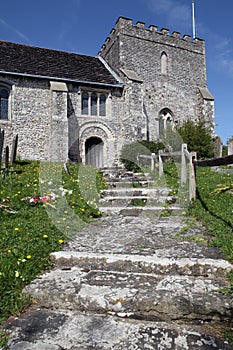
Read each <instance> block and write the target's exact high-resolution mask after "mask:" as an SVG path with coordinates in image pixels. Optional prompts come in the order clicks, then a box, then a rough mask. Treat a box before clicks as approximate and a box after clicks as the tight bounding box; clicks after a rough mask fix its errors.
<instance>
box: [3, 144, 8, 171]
mask: <svg viewBox="0 0 233 350" xmlns="http://www.w3.org/2000/svg"><path fill="white" fill-rule="evenodd" d="M4 168H5V169H8V168H9V147H8V146H6V148H5V161H4Z"/></svg>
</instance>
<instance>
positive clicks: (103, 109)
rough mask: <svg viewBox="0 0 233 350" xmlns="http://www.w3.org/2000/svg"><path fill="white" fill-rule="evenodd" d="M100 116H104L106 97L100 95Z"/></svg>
mask: <svg viewBox="0 0 233 350" xmlns="http://www.w3.org/2000/svg"><path fill="white" fill-rule="evenodd" d="M100 116H106V95H103V94H102V95H100Z"/></svg>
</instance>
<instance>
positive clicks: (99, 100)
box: [81, 91, 107, 117]
mask: <svg viewBox="0 0 233 350" xmlns="http://www.w3.org/2000/svg"><path fill="white" fill-rule="evenodd" d="M106 102H107V94H105V93H99V92H87V91H84V92H82V104H81V105H82V107H81V108H82V115H89V116H101V117H105V116H106Z"/></svg>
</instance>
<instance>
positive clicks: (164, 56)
mask: <svg viewBox="0 0 233 350" xmlns="http://www.w3.org/2000/svg"><path fill="white" fill-rule="evenodd" d="M167 65H168V60H167V54H166V52H162V54H161V73H162V74H167V68H168V67H167Z"/></svg>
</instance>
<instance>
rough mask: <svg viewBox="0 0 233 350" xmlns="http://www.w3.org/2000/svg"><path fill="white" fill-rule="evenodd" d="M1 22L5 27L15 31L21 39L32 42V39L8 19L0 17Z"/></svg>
mask: <svg viewBox="0 0 233 350" xmlns="http://www.w3.org/2000/svg"><path fill="white" fill-rule="evenodd" d="M0 24H2V25H3V26H4V27H5V28H7V29H9V30H10V31H12V32H14V33H15V34H16V35H18V36H19V37H20V38H21V39H23V40H24V41H26V42H27V43H30V42H31V41H30V39H29V38H28V37H27V36H26V35H24V34H23V33H21V32H20V31H19V30H18V29H16V28H14V27H13V26H12V25H10V24H8V23H7V22H6V21H4V20H3V19H1V18H0Z"/></svg>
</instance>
